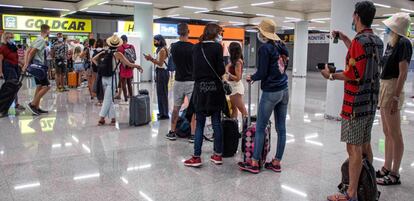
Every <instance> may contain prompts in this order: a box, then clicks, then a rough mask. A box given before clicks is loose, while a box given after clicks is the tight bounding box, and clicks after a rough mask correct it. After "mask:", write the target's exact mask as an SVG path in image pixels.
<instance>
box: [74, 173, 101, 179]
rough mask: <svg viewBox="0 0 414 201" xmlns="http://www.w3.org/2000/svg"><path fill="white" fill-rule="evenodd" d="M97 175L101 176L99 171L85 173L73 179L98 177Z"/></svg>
mask: <svg viewBox="0 0 414 201" xmlns="http://www.w3.org/2000/svg"><path fill="white" fill-rule="evenodd" d="M99 176H101V174H99V173H94V174H87V175H82V176H76V177H73V180H82V179H90V178H95V177H99Z"/></svg>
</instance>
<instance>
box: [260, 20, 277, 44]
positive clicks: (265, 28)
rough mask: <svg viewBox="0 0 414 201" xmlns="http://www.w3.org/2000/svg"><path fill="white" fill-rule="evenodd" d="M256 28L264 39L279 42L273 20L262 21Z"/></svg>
mask: <svg viewBox="0 0 414 201" xmlns="http://www.w3.org/2000/svg"><path fill="white" fill-rule="evenodd" d="M256 28H257V29H259V31H260V33H261V34H263V36H265V37H266V38H268V39H270V40H280V38H279V36H278V35H277V34H276V23H275V22H274V21H273V20H271V19H264V20H262V22H260V24H259V26H257V27H256Z"/></svg>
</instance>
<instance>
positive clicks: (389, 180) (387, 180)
mask: <svg viewBox="0 0 414 201" xmlns="http://www.w3.org/2000/svg"><path fill="white" fill-rule="evenodd" d="M377 184H378V185H381V186H393V185H400V184H401V181H400V176H397V175H392V174H389V175H386V176H384V178H380V179H377Z"/></svg>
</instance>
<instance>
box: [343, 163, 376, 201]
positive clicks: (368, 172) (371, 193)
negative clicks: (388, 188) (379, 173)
mask: <svg viewBox="0 0 414 201" xmlns="http://www.w3.org/2000/svg"><path fill="white" fill-rule="evenodd" d="M341 172H342V182H341V183H340V184H339V185H338V189H339V191H340V192H342V193H345V192H346V191H347V190H348V186H349V160H348V159H347V160H346V161H345V162H344V163H343V164H342V167H341ZM358 183H359V184H358V191H357V194H358V200H359V201H378V200H379V197H380V195H381V192H379V191H378V188H377V180H376V176H375V169H374V167H373V166H372V164H371V163H370V162H369V161H368V159H367V157H366V156H364V158H363V160H362V171H361V175H360V176H359V182H358Z"/></svg>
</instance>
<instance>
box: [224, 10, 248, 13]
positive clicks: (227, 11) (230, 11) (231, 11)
mask: <svg viewBox="0 0 414 201" xmlns="http://www.w3.org/2000/svg"><path fill="white" fill-rule="evenodd" d="M222 11H223V12H225V13H235V14H243V12H241V11H233V10H222Z"/></svg>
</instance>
